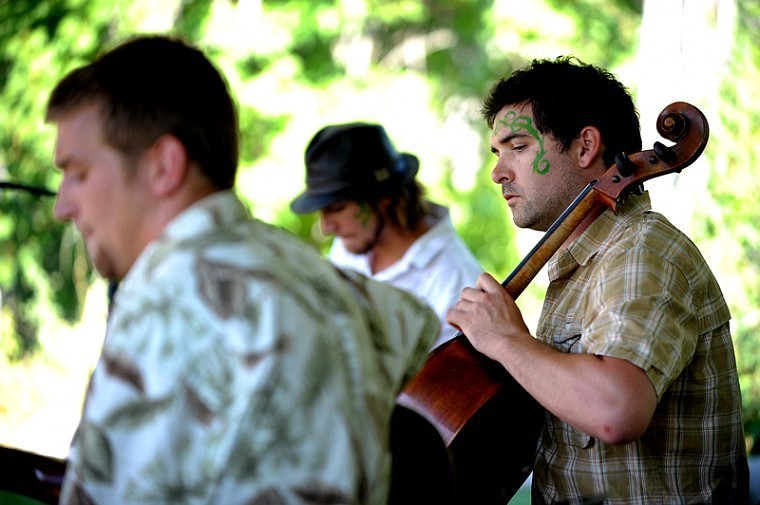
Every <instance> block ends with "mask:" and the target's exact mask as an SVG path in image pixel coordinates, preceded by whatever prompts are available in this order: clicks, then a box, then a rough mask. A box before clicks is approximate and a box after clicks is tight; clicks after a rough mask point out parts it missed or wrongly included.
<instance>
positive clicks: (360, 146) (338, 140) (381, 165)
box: [290, 123, 419, 214]
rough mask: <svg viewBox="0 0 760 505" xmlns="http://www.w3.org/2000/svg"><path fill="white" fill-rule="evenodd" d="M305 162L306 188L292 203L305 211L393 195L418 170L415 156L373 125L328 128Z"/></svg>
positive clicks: (308, 151) (312, 144) (317, 138)
mask: <svg viewBox="0 0 760 505" xmlns="http://www.w3.org/2000/svg"><path fill="white" fill-rule="evenodd" d="M304 161H305V162H306V191H304V192H303V193H302V194H301V195H299V196H298V197H296V198H295V199H294V200H293V201H292V202H291V203H290V208H291V209H292V210H293V212H297V213H301V214H303V213H308V212H314V211H317V210H320V209H323V208H325V207H326V206H328V205H330V204H331V203H335V202H338V201H341V200H352V199H353V200H360V201H361V200H365V199H366V198H368V197H371V196H379V195H384V194H389V193H391V192H392V191H393V190H394V189H397V188H399V187H401V186H402V185H403V184H406V183H407V182H409V181H411V180H412V179H413V178H414V176H415V175H416V174H417V169H418V168H419V160H418V159H417V157H416V156H414V155H413V154H409V153H399V152H398V151H396V149H395V148H394V147H393V144H392V143H391V141H390V139H389V138H388V134H387V133H386V132H385V129H384V128H383V127H382V126H380V125H378V124H371V123H345V124H338V125H329V126H325V127H324V128H322V129H321V130H319V132H317V134H316V135H314V138H312V139H311V142H309V145H308V147H307V148H306V154H305V156H304Z"/></svg>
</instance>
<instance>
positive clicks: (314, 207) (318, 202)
mask: <svg viewBox="0 0 760 505" xmlns="http://www.w3.org/2000/svg"><path fill="white" fill-rule="evenodd" d="M346 199H347V195H344V194H342V193H330V194H321V195H318V194H313V193H309V192H308V191H306V192H304V193H302V194H301V195H299V196H297V197H296V198H295V199H293V201H292V202H290V210H292V211H293V212H295V213H296V214H309V213H311V212H316V211H318V210H322V209H324V208H325V207H327V206H328V205H330V204H331V203H335V202H339V201H341V200H346Z"/></svg>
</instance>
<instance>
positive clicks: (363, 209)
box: [354, 202, 372, 228]
mask: <svg viewBox="0 0 760 505" xmlns="http://www.w3.org/2000/svg"><path fill="white" fill-rule="evenodd" d="M354 217H355V218H356V219H358V220H359V222H360V223H361V225H362V228H367V226H369V220H370V218H371V217H372V210H371V209H370V208H369V205H367V204H366V203H365V202H359V211H358V212H357V213H356V214H355V215H354Z"/></svg>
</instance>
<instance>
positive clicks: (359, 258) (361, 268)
mask: <svg viewBox="0 0 760 505" xmlns="http://www.w3.org/2000/svg"><path fill="white" fill-rule="evenodd" d="M429 217H430V218H432V219H433V221H434V225H433V226H432V227H431V228H430V229H429V230H428V231H427V232H426V233H425V234H424V235H422V236H421V237H420V238H418V239H417V240H416V241H415V242H414V243H413V244H412V245H411V247H409V249H407V251H406V253H404V256H403V257H402V258H401V259H400V260H398V261H397V262H396V263H394V264H393V265H391V266H389V267H388V268H386V269H384V270H381V271H379V272H377V273H375V274H373V273H372V268H371V266H370V255H369V254H353V253H351V252H349V251H348V250H346V248H345V246H344V245H343V241H342V240H333V243H332V247H331V249H330V253H329V259H330V261H331V262H332V263H333V264H334V265H336V266H338V267H340V268H344V269H350V270H355V271H357V272H359V273H361V274H362V275H365V276H367V277H370V278H372V279H375V280H377V281H380V282H385V283H388V284H392V285H393V286H396V287H397V288H401V289H403V290H405V291H408V292H410V293H413V294H415V295H417V296H418V297H419V298H421V299H422V300H424V301H425V302H427V304H428V305H430V306H431V307H432V308H433V310H434V311H435V313H436V314H437V315H438V319H439V320H440V321H441V333H440V334H439V336H438V339H437V340H436V342H435V344H434V345H433V347H436V346H438V345H440V344H442V343H443V342H445V341H447V340H449V339H450V338H452V337H453V336H454V335H456V333H457V332H456V329H455V328H453V327H452V326H451V325H449V324H448V323H447V322H446V311H447V310H448V309H449V308H450V307H452V306H453V305H454V304H456V302H457V300H459V295H460V293H461V292H462V288H464V287H467V286H474V285H475V282H476V281H477V280H478V276H479V275H480V274H481V273H483V271H484V270H483V267H482V266H481V265H480V263H479V262H478V260H477V259H475V256H474V255H473V254H472V252H471V251H470V249H469V248H468V247H467V245H466V244H465V243H464V241H463V240H462V238H461V237H460V236H459V235H458V234H457V232H456V230H455V229H454V225H453V224H452V222H451V217H450V215H449V210H448V209H447V208H446V207H443V206H441V205H436V204H431V205H430V215H429Z"/></svg>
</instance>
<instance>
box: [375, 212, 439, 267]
mask: <svg viewBox="0 0 760 505" xmlns="http://www.w3.org/2000/svg"><path fill="white" fill-rule="evenodd" d="M429 229H430V225H429V224H428V223H426V222H421V223H420V224H419V225H418V226H417V227H416V228H415V229H413V230H399V229H398V228H396V227H392V226H390V225H388V226H386V227H385V229H384V230H383V232H382V233H381V234H380V236H379V237H378V239H377V242H376V243H375V246H374V247H373V248H372V250H371V251H370V252H369V262H370V269H371V271H372V273H373V274H376V273H378V272H381V271H383V270H385V269H386V268H388V267H390V266H391V265H393V264H394V263H396V262H397V261H399V260H400V259H401V258H403V257H404V254H406V251H408V250H409V248H410V247H411V246H412V244H414V242H415V241H416V240H417V239H418V238H420V237H421V236H422V235H424V234H425V232H427V231H428V230H429Z"/></svg>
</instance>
